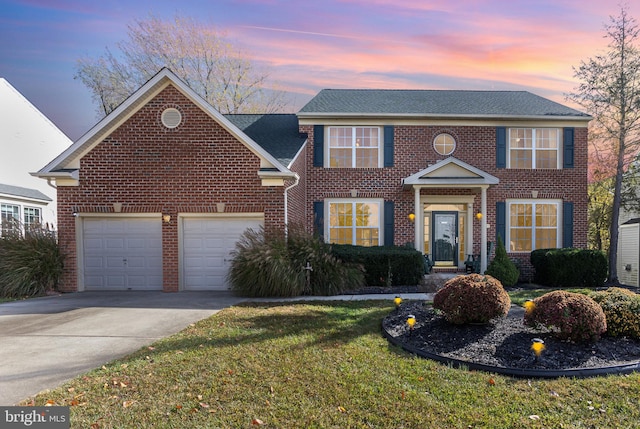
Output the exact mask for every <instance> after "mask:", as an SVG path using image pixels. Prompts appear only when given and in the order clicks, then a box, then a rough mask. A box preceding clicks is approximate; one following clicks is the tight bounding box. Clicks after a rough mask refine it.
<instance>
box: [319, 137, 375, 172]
mask: <svg viewBox="0 0 640 429" xmlns="http://www.w3.org/2000/svg"><path fill="white" fill-rule="evenodd" d="M328 133H329V138H328V140H329V167H330V168H378V167H381V155H382V153H381V150H380V147H381V144H380V140H381V139H380V134H381V133H380V128H379V127H329V128H328Z"/></svg>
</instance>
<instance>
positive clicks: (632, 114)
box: [567, 7, 640, 283]
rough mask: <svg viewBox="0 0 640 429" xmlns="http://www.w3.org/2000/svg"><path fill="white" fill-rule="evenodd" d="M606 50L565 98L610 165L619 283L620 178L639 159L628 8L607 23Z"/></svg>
mask: <svg viewBox="0 0 640 429" xmlns="http://www.w3.org/2000/svg"><path fill="white" fill-rule="evenodd" d="M605 33H606V34H605V38H606V39H607V40H608V45H607V48H608V49H607V51H606V52H605V53H604V54H601V55H597V56H595V57H593V58H590V59H588V60H587V61H582V62H581V64H580V66H579V67H578V68H577V69H576V68H574V76H575V77H576V78H577V79H578V80H579V81H580V83H579V85H578V86H577V88H575V89H574V92H573V93H570V94H568V95H567V98H568V99H570V100H572V101H574V102H576V103H577V104H579V105H580V106H582V107H583V108H584V109H585V110H586V111H587V112H589V113H590V114H591V115H592V116H593V117H594V122H595V124H594V133H593V137H595V140H596V141H598V142H599V144H601V146H600V148H601V149H602V153H603V154H604V155H605V158H608V159H610V161H611V164H610V165H612V166H615V169H614V171H613V172H612V173H613V174H612V176H613V178H614V179H613V180H614V185H613V204H612V208H611V223H610V225H609V278H608V279H607V280H608V281H609V282H610V283H615V282H617V280H618V273H617V268H616V262H617V250H618V220H619V217H620V207H621V202H622V179H623V175H624V172H625V167H626V166H627V165H628V164H629V162H630V161H631V160H632V159H633V158H634V157H635V155H636V153H637V151H638V148H639V143H640V141H639V140H638V136H639V130H640V51H639V50H638V47H637V42H638V36H639V33H640V30H639V28H638V25H637V23H636V20H635V19H634V18H632V17H631V16H629V13H628V11H627V8H626V7H621V8H620V14H619V15H618V16H617V17H610V20H609V23H608V24H606V25H605Z"/></svg>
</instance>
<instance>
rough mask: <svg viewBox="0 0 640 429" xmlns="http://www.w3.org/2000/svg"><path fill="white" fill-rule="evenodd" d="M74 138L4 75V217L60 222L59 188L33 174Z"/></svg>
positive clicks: (0, 83) (0, 112)
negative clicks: (58, 211) (57, 195)
mask: <svg viewBox="0 0 640 429" xmlns="http://www.w3.org/2000/svg"><path fill="white" fill-rule="evenodd" d="M71 143H72V141H71V140H70V139H69V138H68V137H67V136H65V135H64V134H63V133H62V131H60V130H59V129H58V128H57V127H56V126H55V125H54V124H53V123H52V122H51V121H49V119H47V118H46V117H45V116H44V115H43V114H42V113H41V112H40V111H39V110H38V109H37V108H36V107H35V106H33V105H32V104H31V103H30V102H29V101H28V100H27V99H26V98H24V97H23V96H22V95H21V94H20V93H19V92H18V91H17V90H16V89H15V88H14V87H13V86H11V84H9V82H7V81H6V80H5V79H2V78H0V149H1V150H2V156H0V211H1V212H2V220H3V221H4V223H5V224H6V221H7V219H9V218H11V219H13V220H17V221H19V222H20V223H21V224H25V223H27V224H29V223H33V222H35V221H37V222H40V223H42V224H49V225H50V226H55V225H56V223H57V222H56V213H57V208H56V190H55V188H53V187H52V186H49V185H48V184H47V182H45V181H43V180H41V179H39V178H37V177H33V176H32V175H31V174H30V173H32V172H36V171H38V170H40V169H41V168H42V167H43V166H44V165H46V164H47V163H48V162H50V161H51V159H52V158H53V157H55V156H56V155H58V154H59V153H60V152H62V151H63V150H64V149H66V148H67V147H69V146H70V145H71Z"/></svg>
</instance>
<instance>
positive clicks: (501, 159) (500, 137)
mask: <svg viewBox="0 0 640 429" xmlns="http://www.w3.org/2000/svg"><path fill="white" fill-rule="evenodd" d="M496 167H497V168H507V129H506V128H505V127H496ZM503 238H504V237H503Z"/></svg>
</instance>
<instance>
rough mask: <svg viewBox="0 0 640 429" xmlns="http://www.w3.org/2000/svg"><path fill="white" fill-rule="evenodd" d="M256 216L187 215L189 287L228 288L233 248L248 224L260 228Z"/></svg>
mask: <svg viewBox="0 0 640 429" xmlns="http://www.w3.org/2000/svg"><path fill="white" fill-rule="evenodd" d="M262 224H263V222H262V220H261V219H259V218H257V217H253V218H240V217H238V218H202V219H199V218H186V219H183V222H182V233H183V234H182V252H183V255H182V261H183V262H182V264H183V266H182V270H183V274H182V276H183V277H182V278H183V287H184V289H186V290H227V289H228V288H229V285H228V284H227V281H226V277H227V273H228V270H229V266H230V262H231V256H230V254H231V252H232V251H233V250H234V249H235V245H236V242H237V241H238V240H239V239H240V236H241V235H242V233H243V232H244V231H245V230H246V229H247V228H253V229H257V228H259V227H260V226H261V225H262Z"/></svg>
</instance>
